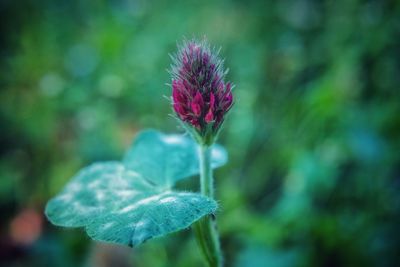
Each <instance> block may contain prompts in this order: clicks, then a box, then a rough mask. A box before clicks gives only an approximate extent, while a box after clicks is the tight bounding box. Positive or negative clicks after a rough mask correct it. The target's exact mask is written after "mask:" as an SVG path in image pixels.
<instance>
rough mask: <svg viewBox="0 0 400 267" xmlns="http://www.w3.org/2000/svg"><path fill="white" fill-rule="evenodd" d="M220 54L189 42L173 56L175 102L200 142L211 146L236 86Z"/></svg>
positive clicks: (203, 42)
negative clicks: (227, 79)
mask: <svg viewBox="0 0 400 267" xmlns="http://www.w3.org/2000/svg"><path fill="white" fill-rule="evenodd" d="M226 73H227V72H226V71H225V70H224V69H223V61H222V60H221V59H220V58H219V57H218V52H217V51H215V50H213V49H211V48H210V46H209V45H208V44H207V43H206V42H205V41H201V42H198V41H195V40H191V41H187V42H185V43H184V44H183V46H181V47H180V48H179V50H178V53H177V54H176V55H175V56H174V57H173V65H172V69H171V75H172V103H173V108H174V111H175V113H176V115H177V116H178V118H179V119H180V120H181V121H183V122H184V125H185V126H186V128H188V129H189V130H190V131H191V132H192V133H194V134H195V137H196V139H198V141H200V142H202V143H205V144H211V143H212V142H213V140H214V138H215V136H216V135H217V133H218V130H219V129H220V127H221V125H222V123H223V121H224V118H225V115H226V113H227V112H228V111H229V110H230V108H231V107H232V104H233V96H232V85H231V83H229V82H227V83H225V82H224V78H225V75H226Z"/></svg>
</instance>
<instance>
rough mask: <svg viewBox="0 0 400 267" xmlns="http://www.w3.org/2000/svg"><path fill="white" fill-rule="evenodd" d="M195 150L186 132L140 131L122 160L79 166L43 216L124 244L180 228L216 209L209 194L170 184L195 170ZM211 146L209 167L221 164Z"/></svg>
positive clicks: (222, 155) (221, 153) (219, 154)
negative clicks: (178, 188)
mask: <svg viewBox="0 0 400 267" xmlns="http://www.w3.org/2000/svg"><path fill="white" fill-rule="evenodd" d="M146 147H148V150H146ZM196 149H197V145H196V143H194V142H193V141H191V140H190V139H189V138H187V137H183V136H179V135H164V134H161V133H158V132H155V131H152V130H151V131H145V132H142V133H141V134H139V136H138V137H137V139H136V141H135V142H134V144H133V146H132V148H131V150H130V151H128V153H127V154H126V156H125V158H124V160H123V162H118V161H114V162H101V163H95V164H92V165H90V166H88V167H86V168H84V169H82V170H81V171H80V172H79V173H78V174H77V175H76V176H75V177H73V178H72V180H71V181H70V182H69V183H68V184H67V185H66V186H65V188H64V189H63V190H62V192H61V193H60V194H58V195H57V196H56V197H55V198H53V199H51V200H50V201H49V202H48V204H47V206H46V210H45V213H46V216H47V217H48V219H49V220H50V221H51V222H52V223H53V224H55V225H59V226H65V227H84V228H85V229H86V232H87V234H88V235H89V236H90V237H91V238H93V239H94V240H98V241H105V242H113V243H118V244H124V245H129V246H136V245H139V244H141V243H143V242H144V241H146V240H148V239H150V238H153V237H159V236H163V235H165V234H168V233H171V232H175V231H178V230H181V229H185V228H187V227H189V226H190V225H191V224H192V223H193V222H195V221H196V220H198V219H200V218H201V217H202V216H204V215H207V214H211V213H214V212H215V211H216V209H217V203H216V202H215V201H214V200H212V199H210V198H207V197H205V196H203V195H201V194H197V193H190V192H177V191H173V190H171V188H170V187H171V186H172V185H173V184H174V183H175V182H176V181H178V180H180V179H183V178H185V177H188V176H191V175H194V174H196V173H198V158H197V153H196ZM214 150H215V151H216V152H213V167H217V166H221V165H223V164H224V163H225V162H226V153H225V151H224V150H223V148H222V147H217V148H215V149H214ZM180 160H182V161H185V162H186V163H180V162H179V161H180ZM156 162H158V163H159V164H156Z"/></svg>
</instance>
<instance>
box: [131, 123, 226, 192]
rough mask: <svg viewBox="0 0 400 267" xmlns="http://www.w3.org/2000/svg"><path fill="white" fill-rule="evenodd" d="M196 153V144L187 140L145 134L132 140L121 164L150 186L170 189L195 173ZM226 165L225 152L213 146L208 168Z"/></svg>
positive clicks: (159, 134) (152, 131) (197, 165)
mask: <svg viewBox="0 0 400 267" xmlns="http://www.w3.org/2000/svg"><path fill="white" fill-rule="evenodd" d="M197 149H198V145H197V143H196V142H195V141H194V140H193V139H192V138H190V137H189V136H183V135H178V134H171V135H166V134H162V133H160V132H157V131H154V130H147V131H143V132H142V133H140V134H139V135H138V136H137V137H136V139H135V141H134V143H133V145H132V148H131V149H130V150H129V151H128V152H127V153H126V155H125V158H124V160H123V162H124V164H125V165H126V166H127V167H128V168H130V169H132V170H135V171H137V172H139V173H141V174H142V175H143V177H146V179H149V180H150V181H151V182H153V183H155V184H157V185H160V186H164V187H167V188H170V187H171V186H173V185H174V184H175V182H176V181H178V180H181V179H183V178H186V177H189V176H192V175H195V174H198V173H199V157H198V153H197ZM226 162H227V153H226V151H225V149H224V148H223V147H222V146H220V145H214V146H213V147H212V151H211V167H212V168H217V167H220V166H222V165H224V164H225V163H226Z"/></svg>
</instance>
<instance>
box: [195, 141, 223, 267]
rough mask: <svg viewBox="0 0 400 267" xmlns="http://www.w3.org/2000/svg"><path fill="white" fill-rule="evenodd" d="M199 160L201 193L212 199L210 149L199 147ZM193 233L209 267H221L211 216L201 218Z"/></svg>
mask: <svg viewBox="0 0 400 267" xmlns="http://www.w3.org/2000/svg"><path fill="white" fill-rule="evenodd" d="M199 158H200V187H201V193H202V194H203V195H205V196H207V197H210V198H213V197H214V183H213V176H212V169H211V148H210V147H208V146H205V145H201V146H200V148H199ZM194 231H195V235H196V239H197V242H198V244H199V246H200V248H201V250H202V252H203V254H204V256H205V258H206V259H207V262H208V265H209V266H210V267H222V254H221V248H220V244H219V237H218V232H217V229H216V222H215V218H214V217H213V216H205V217H203V218H201V219H200V220H199V221H198V222H197V223H196V224H195V225H194Z"/></svg>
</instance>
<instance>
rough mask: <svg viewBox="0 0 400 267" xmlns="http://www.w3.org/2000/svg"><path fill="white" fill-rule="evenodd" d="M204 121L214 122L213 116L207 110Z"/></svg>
mask: <svg viewBox="0 0 400 267" xmlns="http://www.w3.org/2000/svg"><path fill="white" fill-rule="evenodd" d="M204 120H205V121H206V123H210V122H212V121H213V120H214V114H213V113H212V111H211V109H210V110H208V112H207V114H206V116H205V117H204Z"/></svg>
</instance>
